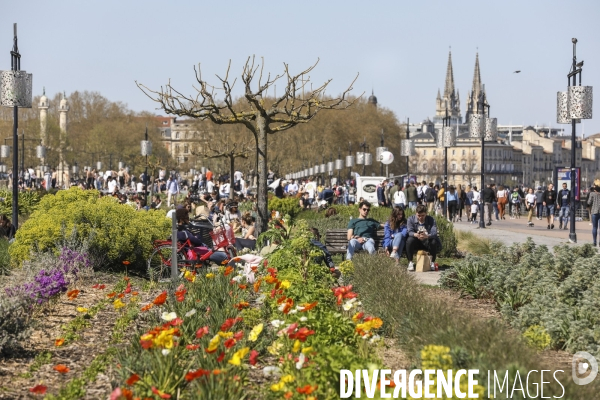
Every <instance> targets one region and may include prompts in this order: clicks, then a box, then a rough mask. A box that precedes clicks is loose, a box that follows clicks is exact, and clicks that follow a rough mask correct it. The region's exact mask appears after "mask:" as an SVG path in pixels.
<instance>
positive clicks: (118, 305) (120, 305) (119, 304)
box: [113, 299, 125, 309]
mask: <svg viewBox="0 0 600 400" xmlns="http://www.w3.org/2000/svg"><path fill="white" fill-rule="evenodd" d="M113 306H114V307H115V308H116V309H119V308H123V307H125V303H123V302H122V301H121V299H116V300H115V301H114V302H113Z"/></svg>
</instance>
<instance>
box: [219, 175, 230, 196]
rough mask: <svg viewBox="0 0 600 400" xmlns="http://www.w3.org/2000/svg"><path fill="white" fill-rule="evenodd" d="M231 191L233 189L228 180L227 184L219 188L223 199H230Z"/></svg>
mask: <svg viewBox="0 0 600 400" xmlns="http://www.w3.org/2000/svg"><path fill="white" fill-rule="evenodd" d="M230 189H231V188H230V185H229V179H227V182H225V183H224V184H222V185H221V186H220V187H219V195H220V196H221V197H225V198H227V197H229V191H230Z"/></svg>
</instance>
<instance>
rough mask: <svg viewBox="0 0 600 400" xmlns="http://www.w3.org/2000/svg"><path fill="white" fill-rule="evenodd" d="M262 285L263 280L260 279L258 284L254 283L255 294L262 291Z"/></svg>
mask: <svg viewBox="0 0 600 400" xmlns="http://www.w3.org/2000/svg"><path fill="white" fill-rule="evenodd" d="M261 283H262V279H259V280H257V281H256V282H254V293H258V291H259V290H260V284H261Z"/></svg>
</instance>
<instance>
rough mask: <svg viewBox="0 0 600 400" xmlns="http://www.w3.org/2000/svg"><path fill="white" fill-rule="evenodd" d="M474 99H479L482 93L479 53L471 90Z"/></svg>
mask: <svg viewBox="0 0 600 400" xmlns="http://www.w3.org/2000/svg"><path fill="white" fill-rule="evenodd" d="M471 92H472V93H473V97H474V98H475V99H477V98H478V96H479V92H481V72H480V71H479V52H477V54H476V55H475V71H474V72H473V87H472V88H471Z"/></svg>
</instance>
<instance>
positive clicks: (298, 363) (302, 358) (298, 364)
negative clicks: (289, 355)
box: [296, 353, 306, 369]
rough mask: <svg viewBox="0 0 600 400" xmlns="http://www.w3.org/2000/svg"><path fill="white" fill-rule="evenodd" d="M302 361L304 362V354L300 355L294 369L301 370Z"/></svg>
mask: <svg viewBox="0 0 600 400" xmlns="http://www.w3.org/2000/svg"><path fill="white" fill-rule="evenodd" d="M304 361H306V356H305V355H304V353H300V355H299V356H298V362H297V363H296V369H302V366H303V365H304Z"/></svg>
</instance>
